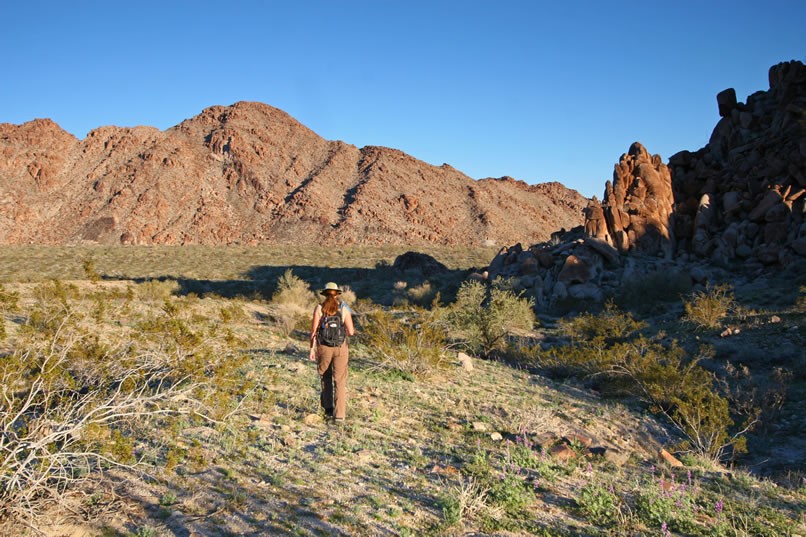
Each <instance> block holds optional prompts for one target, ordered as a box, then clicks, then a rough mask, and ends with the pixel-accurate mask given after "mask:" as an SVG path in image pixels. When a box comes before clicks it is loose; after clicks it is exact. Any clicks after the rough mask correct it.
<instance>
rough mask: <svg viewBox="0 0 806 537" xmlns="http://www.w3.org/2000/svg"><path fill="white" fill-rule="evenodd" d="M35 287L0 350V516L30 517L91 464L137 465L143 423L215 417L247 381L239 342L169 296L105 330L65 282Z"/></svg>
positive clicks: (83, 476) (228, 407) (92, 466)
mask: <svg viewBox="0 0 806 537" xmlns="http://www.w3.org/2000/svg"><path fill="white" fill-rule="evenodd" d="M33 294H34V296H35V297H36V300H35V301H34V303H33V304H32V305H30V306H28V307H26V309H25V310H23V311H22V312H21V315H22V317H23V318H24V324H23V325H22V326H21V327H20V330H19V332H18V333H17V334H16V335H15V338H14V341H13V342H12V348H11V350H10V351H9V352H7V353H5V354H2V355H0V400H2V401H3V405H2V406H0V430H1V431H3V434H2V437H0V518H3V517H9V516H10V517H19V518H23V519H24V518H28V519H33V518H35V517H36V514H37V513H38V512H39V510H40V509H41V508H42V507H43V506H44V505H45V504H46V503H47V502H49V501H52V500H54V499H58V498H59V497H60V495H61V494H62V493H63V492H65V491H66V490H67V489H68V488H69V487H70V486H71V485H74V484H76V482H77V481H81V480H83V479H88V478H90V476H91V475H93V472H94V470H98V469H100V468H102V467H103V466H108V465H131V464H135V463H138V462H140V461H139V459H137V457H136V454H135V452H134V447H135V441H138V442H139V441H143V440H144V439H146V438H148V435H149V434H152V432H153V428H152V427H150V426H149V424H148V422H149V420H150V419H153V418H155V417H157V416H161V415H171V414H174V415H178V414H189V415H194V416H204V417H205V419H223V418H225V417H226V416H227V415H228V414H229V413H230V412H232V409H233V407H236V408H237V401H238V400H239V398H240V397H242V396H243V394H244V390H246V389H248V386H249V383H247V382H244V380H243V378H242V376H241V375H240V374H239V372H238V369H239V368H240V366H241V364H243V362H244V359H245V358H244V357H243V356H242V355H241V354H240V353H238V352H237V347H238V344H237V341H235V340H234V339H233V338H232V337H231V335H230V334H227V333H220V330H219V329H218V328H217V325H216V323H214V322H209V323H203V324H199V325H194V324H192V323H191V322H190V321H189V320H188V319H187V317H188V316H187V315H185V314H184V313H183V312H182V311H180V309H179V308H178V306H177V305H176V304H175V303H173V302H170V301H166V303H165V305H164V308H163V311H162V313H161V314H159V315H157V316H154V317H149V318H145V319H142V320H141V322H140V323H139V325H138V326H137V327H136V328H137V329H136V330H135V331H132V332H130V333H129V332H119V333H115V334H110V335H106V334H104V331H103V330H102V329H101V328H102V327H101V326H99V325H98V323H97V322H96V320H95V318H94V314H93V312H92V305H91V304H88V303H86V301H83V300H81V297H78V296H76V295H75V293H74V290H73V289H72V288H71V287H69V286H64V285H63V284H61V283H60V282H53V283H52V284H46V285H42V286H39V287H38V288H37V289H35V290H34V293H33ZM109 330H113V328H109Z"/></svg>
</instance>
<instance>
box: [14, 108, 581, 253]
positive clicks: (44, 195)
mask: <svg viewBox="0 0 806 537" xmlns="http://www.w3.org/2000/svg"><path fill="white" fill-rule="evenodd" d="M586 202H587V200H586V199H585V198H583V197H582V196H581V195H580V194H579V193H577V192H576V191H573V190H570V189H567V188H565V187H563V186H562V185H560V184H558V183H554V184H552V183H549V184H545V185H534V186H530V185H527V184H526V183H524V182H522V181H516V180H514V179H512V178H509V177H504V178H500V179H492V178H490V179H482V180H478V181H476V180H473V179H471V178H470V177H468V176H466V175H464V174H462V173H461V172H459V171H457V170H455V169H454V168H452V167H451V166H448V165H447V164H443V165H442V166H431V165H429V164H427V163H425V162H422V161H419V160H417V159H415V158H413V157H411V156H409V155H407V154H405V153H403V152H401V151H397V150H395V149H389V148H384V147H374V146H369V147H364V148H361V149H359V148H357V147H355V146H352V145H349V144H346V143H343V142H340V141H328V140H324V139H322V138H321V137H319V136H317V135H316V134H315V133H314V132H312V131H311V130H309V129H307V128H306V127H305V126H303V125H301V124H300V123H299V122H297V121H295V120H294V119H293V118H292V117H290V116H289V115H288V114H286V113H285V112H282V111H281V110H278V109H276V108H272V107H270V106H267V105H265V104H261V103H254V102H239V103H236V104H234V105H232V106H213V107H210V108H207V109H205V110H204V111H203V112H202V113H201V114H199V115H198V116H195V117H193V118H191V119H188V120H186V121H183V122H182V123H180V124H179V125H176V126H175V127H172V128H170V129H167V130H165V131H160V130H158V129H155V128H151V127H134V128H118V127H101V128H98V129H95V130H93V131H91V132H90V133H89V134H88V136H87V137H86V138H85V139H83V140H78V139H76V138H75V137H74V136H72V135H70V134H69V133H67V132H65V131H63V130H62V129H61V128H59V126H58V125H56V124H55V123H54V122H52V121H50V120H34V121H31V122H28V123H25V124H23V125H11V124H0V244H25V243H39V244H70V243H78V242H85V241H90V242H98V243H104V244H116V243H124V244H187V243H195V244H228V243H242V244H257V243H265V242H270V243H280V244H283V243H288V244H292V243H293V244H351V243H363V244H410V245H417V244H428V243H431V244H433V243H436V244H482V243H484V242H485V241H487V242H488V243H489V242H493V243H498V244H507V243H510V242H513V241H515V240H519V239H522V238H524V237H528V238H529V239H530V240H534V241H539V240H545V239H547V238H548V237H549V235H550V233H551V232H552V231H553V230H554V229H555V226H556V225H557V224H559V225H562V226H567V227H571V226H574V225H579V224H581V223H582V209H583V208H584V206H585V204H586Z"/></svg>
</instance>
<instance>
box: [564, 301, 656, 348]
mask: <svg viewBox="0 0 806 537" xmlns="http://www.w3.org/2000/svg"><path fill="white" fill-rule="evenodd" d="M558 324H559V328H560V331H561V332H562V333H563V334H564V335H566V336H568V337H570V338H571V339H572V340H573V341H588V342H590V341H593V340H602V341H605V340H619V339H623V338H626V337H629V336H631V335H633V334H634V333H635V332H637V331H639V330H641V329H643V328H646V326H647V324H646V323H645V322H643V321H636V320H635V319H633V316H632V314H631V313H629V312H622V311H621V310H619V309H618V307H616V305H615V304H614V303H613V302H612V301H608V302H607V303H606V304H605V308H604V311H602V312H601V313H598V314H592V313H582V314H580V315H577V316H576V317H572V318H571V319H561V320H560V321H559V323H558Z"/></svg>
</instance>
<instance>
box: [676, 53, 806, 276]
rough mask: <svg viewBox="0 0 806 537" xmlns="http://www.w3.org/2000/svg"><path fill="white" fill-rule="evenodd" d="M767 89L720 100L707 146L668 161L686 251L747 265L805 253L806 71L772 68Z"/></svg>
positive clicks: (797, 66) (798, 66) (680, 242)
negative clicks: (742, 97)
mask: <svg viewBox="0 0 806 537" xmlns="http://www.w3.org/2000/svg"><path fill="white" fill-rule="evenodd" d="M769 81H770V89H769V91H759V92H756V93H754V94H752V95H750V96H749V97H748V98H747V103H741V102H737V101H736V98H735V92H733V91H732V90H727V91H726V92H722V93H720V96H719V98H718V102H719V110H720V115H721V116H722V119H720V120H719V123H717V125H716V128H715V129H714V132H713V133H712V134H711V139H710V140H709V142H708V145H706V146H705V147H703V148H702V149H700V150H699V151H696V152H694V153H690V152H688V151H682V152H680V153H677V154H676V155H673V156H672V157H671V158H670V159H669V167H670V168H671V169H672V178H673V181H672V185H673V188H674V198H675V217H674V219H675V236H676V239H677V248H678V250H680V251H681V252H689V253H694V254H696V255H697V256H700V257H707V258H710V259H711V260H712V261H713V262H715V263H717V264H722V265H724V264H728V263H731V262H734V261H738V262H741V263H743V264H744V265H746V266H747V265H749V266H751V267H752V266H759V265H760V264H764V265H772V264H776V265H778V264H780V265H786V264H789V263H791V262H792V260H793V256H803V255H804V254H806V249H804V246H806V228H804V227H803V223H804V218H803V213H804V210H806V206H804V201H806V198H805V197H804V193H806V66H804V64H803V63H801V62H798V61H792V62H786V63H781V64H778V65H775V66H773V67H772V68H771V69H770V72H769Z"/></svg>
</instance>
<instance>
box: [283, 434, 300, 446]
mask: <svg viewBox="0 0 806 537" xmlns="http://www.w3.org/2000/svg"><path fill="white" fill-rule="evenodd" d="M281 442H282V443H283V445H284V446H285V447H290V448H292V447H295V446H296V445H297V437H296V435H294V434H287V435H285V436H283V438H282V439H281Z"/></svg>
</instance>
